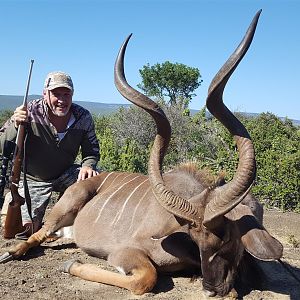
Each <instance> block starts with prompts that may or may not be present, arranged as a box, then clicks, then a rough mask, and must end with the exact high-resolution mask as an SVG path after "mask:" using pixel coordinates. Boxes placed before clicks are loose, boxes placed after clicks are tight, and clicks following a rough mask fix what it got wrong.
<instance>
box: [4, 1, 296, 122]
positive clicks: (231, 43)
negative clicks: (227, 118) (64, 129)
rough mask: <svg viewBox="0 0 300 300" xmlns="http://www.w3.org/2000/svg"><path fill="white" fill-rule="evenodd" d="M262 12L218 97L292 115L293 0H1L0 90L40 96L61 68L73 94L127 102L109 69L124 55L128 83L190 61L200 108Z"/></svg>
mask: <svg viewBox="0 0 300 300" xmlns="http://www.w3.org/2000/svg"><path fill="white" fill-rule="evenodd" d="M259 9H262V10H263V11H262V14H261V17H260V20H259V24H258V27H257V30H256V35H255V37H254V40H253V43H252V45H251V47H250V49H249V51H248V53H247V55H246V56H245V58H244V59H243V61H242V62H241V63H240V65H239V67H238V68H237V69H236V71H235V73H234V74H233V76H232V78H231V79H230V81H229V82H228V85H227V87H226V90H225V93H224V102H225V103H226V105H227V106H228V107H229V108H230V109H232V110H234V111H246V112H256V113H261V112H267V111H269V112H272V113H274V114H276V115H278V116H283V117H285V116H287V117H289V118H291V119H298V120H299V119H300V59H299V56H300V35H299V30H300V18H299V14H300V1H297V0H281V1H279V0H265V1H264V0H261V1H259V0H206V1H205V0H203V1H202V0H135V1H134V0H103V1H101V0H98V1H96V0H94V1H92V0H85V1H84V0H82V1H79V0H78V1H76V0H73V1H71V0H60V1H58V0H51V1H50V0H0V12H1V17H0V38H1V48H0V66H1V67H0V94H1V95H24V93H25V87H26V80H27V75H28V70H29V63H30V59H34V60H35V63H34V67H33V74H32V79H31V86H30V91H29V93H30V94H41V92H42V87H43V81H44V78H45V76H46V74H47V73H48V72H50V71H54V70H62V71H65V72H68V73H69V74H70V75H71V76H72V78H73V81H74V84H75V94H74V100H77V101H94V102H105V103H127V101H126V100H125V99H123V98H122V96H121V95H119V93H118V92H117V90H116V88H115V86H114V81H113V66H114V61H115V58H116V55H117V52H118V50H119V47H120V45H121V44H122V42H123V40H124V39H125V38H126V36H127V35H128V34H130V33H133V36H132V38H131V40H130V43H129V45H128V48H127V53H126V57H125V72H126V77H127V80H128V82H129V83H130V84H131V85H132V86H134V87H136V85H137V84H138V83H140V82H141V77H140V74H139V69H141V68H142V67H143V65H145V64H147V63H149V64H150V65H153V64H156V63H163V62H165V61H167V60H168V61H170V62H173V63H175V62H178V63H183V64H186V65H188V66H191V67H197V68H199V70H200V73H201V75H202V79H203V84H202V85H201V86H200V87H199V88H198V89H197V90H196V94H197V96H196V97H195V98H194V99H193V100H192V102H191V105H190V107H191V108H193V109H201V108H202V107H203V105H204V103H205V99H206V95H207V89H208V86H209V84H210V81H211V80H212V78H213V76H214V75H215V73H216V72H217V71H218V70H219V68H220V67H221V66H222V64H223V63H224V62H225V61H226V59H227V58H228V57H229V55H230V54H231V53H232V51H233V50H234V49H235V48H236V46H237V45H238V44H239V42H240V40H241V39H242V37H243V35H244V33H245V31H246V29H247V28H248V25H249V24H250V22H251V20H252V18H253V16H254V15H255V13H256V12H257V11H258V10H259Z"/></svg>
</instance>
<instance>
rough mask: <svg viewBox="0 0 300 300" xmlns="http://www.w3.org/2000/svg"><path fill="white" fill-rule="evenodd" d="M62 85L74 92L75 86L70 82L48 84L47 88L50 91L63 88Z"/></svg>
mask: <svg viewBox="0 0 300 300" xmlns="http://www.w3.org/2000/svg"><path fill="white" fill-rule="evenodd" d="M61 87H64V88H67V89H69V90H70V91H72V92H73V88H72V87H71V86H70V85H68V84H53V85H50V86H48V87H47V88H46V89H47V90H48V91H52V90H55V89H57V88H61Z"/></svg>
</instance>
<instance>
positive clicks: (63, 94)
mask: <svg viewBox="0 0 300 300" xmlns="http://www.w3.org/2000/svg"><path fill="white" fill-rule="evenodd" d="M72 96H73V93H72V91H71V90H69V89H68V88H65V87H60V88H56V89H54V90H52V91H48V90H44V99H46V101H47V104H48V106H49V108H50V110H51V111H52V113H53V114H54V115H55V116H58V117H64V116H66V115H67V114H68V112H69V110H70V107H71V104H72Z"/></svg>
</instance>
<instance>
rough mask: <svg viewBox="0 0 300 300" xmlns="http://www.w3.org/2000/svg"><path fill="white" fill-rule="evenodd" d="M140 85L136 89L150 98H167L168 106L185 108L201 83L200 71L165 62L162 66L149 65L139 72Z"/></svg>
mask: <svg viewBox="0 0 300 300" xmlns="http://www.w3.org/2000/svg"><path fill="white" fill-rule="evenodd" d="M139 72H140V74H141V76H142V83H140V84H138V87H139V88H140V89H142V90H143V92H144V93H145V94H146V95H147V96H149V97H151V96H154V97H157V98H159V99H164V96H167V97H168V98H169V99H168V102H169V104H170V105H174V104H180V105H181V107H182V108H187V107H188V104H189V102H190V101H191V99H192V97H193V96H195V95H196V94H194V93H193V92H194V91H195V89H197V88H198V87H199V86H200V84H201V83H202V79H200V78H201V75H200V71H199V70H198V69H197V68H192V67H188V66H186V65H184V64H179V63H171V62H169V61H166V62H164V63H162V64H158V63H157V64H155V65H154V66H150V65H149V64H147V65H145V66H143V68H142V69H140V70H139Z"/></svg>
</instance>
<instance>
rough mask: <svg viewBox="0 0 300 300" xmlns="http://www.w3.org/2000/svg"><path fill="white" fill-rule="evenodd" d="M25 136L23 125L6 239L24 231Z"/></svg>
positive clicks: (6, 224) (14, 164)
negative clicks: (22, 178)
mask: <svg viewBox="0 0 300 300" xmlns="http://www.w3.org/2000/svg"><path fill="white" fill-rule="evenodd" d="M33 62H34V61H33V60H31V64H30V70H29V76H28V81H27V87H26V93H25V96H24V101H23V106H24V107H27V97H28V90H29V84H30V78H31V72H32V65H33ZM25 135H26V128H25V124H20V125H19V126H18V132H17V137H16V147H15V151H14V156H13V166H12V172H11V177H10V184H9V188H10V191H11V196H12V201H11V202H10V203H9V205H8V210H7V215H6V219H5V225H4V230H3V237H4V238H6V239H10V238H14V237H15V235H16V234H17V233H20V232H23V231H24V230H25V228H24V226H23V222H22V214H21V205H23V204H24V203H25V199H24V198H23V197H22V196H20V194H19V191H18V187H19V181H20V176H21V171H22V164H23V157H24V155H23V154H24V140H25Z"/></svg>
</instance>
